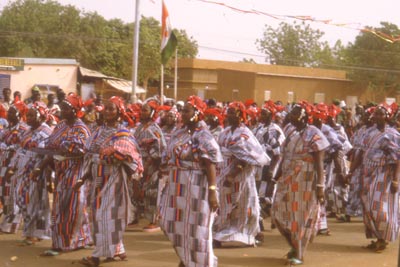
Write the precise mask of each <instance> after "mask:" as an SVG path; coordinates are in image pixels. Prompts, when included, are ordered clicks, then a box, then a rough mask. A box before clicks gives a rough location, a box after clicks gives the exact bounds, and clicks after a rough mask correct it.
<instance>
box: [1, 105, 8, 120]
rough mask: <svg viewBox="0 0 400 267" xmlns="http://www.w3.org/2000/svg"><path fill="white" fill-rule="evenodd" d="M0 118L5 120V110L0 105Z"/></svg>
mask: <svg viewBox="0 0 400 267" xmlns="http://www.w3.org/2000/svg"><path fill="white" fill-rule="evenodd" d="M0 118H3V119H7V110H6V109H5V108H4V107H3V105H1V104H0Z"/></svg>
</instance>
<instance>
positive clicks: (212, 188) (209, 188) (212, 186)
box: [208, 184, 218, 191]
mask: <svg viewBox="0 0 400 267" xmlns="http://www.w3.org/2000/svg"><path fill="white" fill-rule="evenodd" d="M217 189H218V187H217V186H216V185H214V184H213V185H210V186H209V187H208V190H212V191H216V190H217Z"/></svg>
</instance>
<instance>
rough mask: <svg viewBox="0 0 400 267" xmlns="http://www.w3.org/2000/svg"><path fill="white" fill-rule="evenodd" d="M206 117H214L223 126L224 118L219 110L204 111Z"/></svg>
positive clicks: (209, 109)
mask: <svg viewBox="0 0 400 267" xmlns="http://www.w3.org/2000/svg"><path fill="white" fill-rule="evenodd" d="M204 115H205V116H212V117H214V118H215V119H217V120H218V123H219V124H220V125H223V122H224V117H223V115H222V111H221V109H219V108H208V109H206V110H205V111H204Z"/></svg>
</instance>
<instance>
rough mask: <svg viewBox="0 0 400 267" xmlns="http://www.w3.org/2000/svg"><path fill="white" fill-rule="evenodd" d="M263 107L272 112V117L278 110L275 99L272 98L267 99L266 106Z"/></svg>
mask: <svg viewBox="0 0 400 267" xmlns="http://www.w3.org/2000/svg"><path fill="white" fill-rule="evenodd" d="M262 109H266V110H268V111H269V112H271V114H272V117H274V116H275V113H276V112H277V109H276V105H275V103H274V101H272V100H268V101H266V102H265V103H264V106H262Z"/></svg>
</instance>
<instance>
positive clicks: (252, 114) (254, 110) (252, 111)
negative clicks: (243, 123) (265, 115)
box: [246, 106, 261, 120]
mask: <svg viewBox="0 0 400 267" xmlns="http://www.w3.org/2000/svg"><path fill="white" fill-rule="evenodd" d="M260 111H261V110H260V108H258V107H254V106H249V107H248V108H247V109H246V113H247V116H248V117H249V119H248V120H256V119H257V118H258V117H259V115H260Z"/></svg>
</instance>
